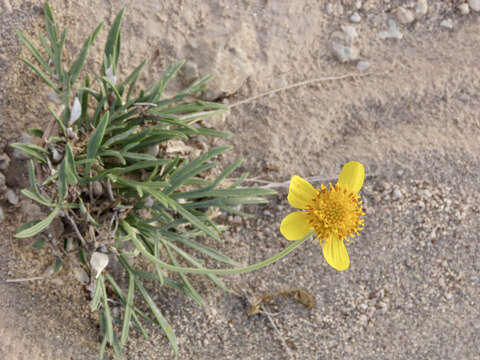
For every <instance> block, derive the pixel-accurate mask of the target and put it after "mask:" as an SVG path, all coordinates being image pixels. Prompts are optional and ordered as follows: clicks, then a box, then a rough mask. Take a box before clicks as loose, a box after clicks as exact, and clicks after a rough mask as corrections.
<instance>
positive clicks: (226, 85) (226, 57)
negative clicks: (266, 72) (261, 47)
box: [182, 23, 258, 100]
mask: <svg viewBox="0 0 480 360" xmlns="http://www.w3.org/2000/svg"><path fill="white" fill-rule="evenodd" d="M257 50H258V42H257V40H256V35H255V30H254V29H253V27H252V26H251V25H248V24H246V23H244V24H242V25H241V26H240V27H239V28H238V29H237V30H236V31H233V32H230V33H224V34H208V35H207V36H204V37H200V39H199V40H195V41H194V40H192V41H190V43H189V44H188V45H187V47H186V49H185V53H186V54H189V60H188V61H187V63H186V64H185V66H184V67H183V69H182V75H183V76H182V77H183V82H184V84H185V85H187V84H188V85H189V84H191V83H192V82H193V81H195V80H197V79H198V78H200V77H202V76H205V75H214V78H213V79H211V80H210V81H209V82H208V84H207V86H208V89H207V90H206V91H205V92H204V94H203V96H204V98H205V99H207V100H216V99H218V98H219V97H222V96H229V95H232V94H234V93H236V92H237V91H238V90H239V89H240V87H241V86H242V85H243V84H244V83H245V81H246V80H247V78H248V77H249V76H250V75H251V74H252V73H253V68H252V65H251V63H250V60H249V59H248V56H247V54H249V55H253V54H255V53H256V52H257Z"/></svg>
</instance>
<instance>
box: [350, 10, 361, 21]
mask: <svg viewBox="0 0 480 360" xmlns="http://www.w3.org/2000/svg"><path fill="white" fill-rule="evenodd" d="M350 21H351V22H353V23H359V22H360V21H362V18H361V17H360V15H359V14H358V13H357V12H354V13H353V14H352V16H350Z"/></svg>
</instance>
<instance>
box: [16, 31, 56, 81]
mask: <svg viewBox="0 0 480 360" xmlns="http://www.w3.org/2000/svg"><path fill="white" fill-rule="evenodd" d="M16 32H17V36H18V38H19V39H20V41H21V42H23V44H24V45H25V46H26V47H27V49H28V50H29V51H30V53H31V54H32V55H33V57H34V58H35V59H36V60H37V61H38V62H39V64H40V65H41V66H42V67H43V68H44V69H45V70H46V71H48V72H49V73H51V74H53V71H52V69H51V68H50V66H49V65H48V62H47V61H46V60H45V59H44V58H43V56H42V55H41V54H40V52H39V51H38V50H37V49H36V48H35V46H33V44H32V43H31V42H30V40H28V38H27V37H26V36H25V35H24V34H23V33H22V32H21V31H20V30H17V31H16Z"/></svg>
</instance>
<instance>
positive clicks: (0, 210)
mask: <svg viewBox="0 0 480 360" xmlns="http://www.w3.org/2000/svg"><path fill="white" fill-rule="evenodd" d="M3 219H5V215H4V214H3V209H2V207H1V206H0V223H2V222H3Z"/></svg>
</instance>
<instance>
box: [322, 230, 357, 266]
mask: <svg viewBox="0 0 480 360" xmlns="http://www.w3.org/2000/svg"><path fill="white" fill-rule="evenodd" d="M323 256H324V257H325V260H327V263H328V265H330V266H331V267H333V268H334V269H336V270H338V271H343V270H347V269H348V267H349V265H350V259H349V258H348V253H347V248H346V247H345V244H344V243H343V240H339V239H338V237H337V236H330V237H329V238H328V239H326V240H325V244H324V245H323Z"/></svg>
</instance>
